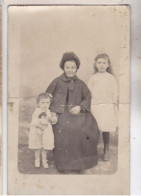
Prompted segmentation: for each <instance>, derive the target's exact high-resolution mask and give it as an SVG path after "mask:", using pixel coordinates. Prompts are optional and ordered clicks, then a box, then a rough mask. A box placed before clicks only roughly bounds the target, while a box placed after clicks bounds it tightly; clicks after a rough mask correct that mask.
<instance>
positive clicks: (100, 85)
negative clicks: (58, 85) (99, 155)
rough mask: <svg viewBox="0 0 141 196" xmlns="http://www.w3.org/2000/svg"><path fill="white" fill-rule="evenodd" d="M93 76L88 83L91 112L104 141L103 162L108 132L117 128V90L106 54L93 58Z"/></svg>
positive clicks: (107, 142)
mask: <svg viewBox="0 0 141 196" xmlns="http://www.w3.org/2000/svg"><path fill="white" fill-rule="evenodd" d="M94 72H95V73H94V75H92V76H91V77H90V79H89V82H88V87H89V89H90V91H91V96H92V99H91V112H92V114H93V116H94V117H95V118H96V121H97V123H98V127H99V130H100V131H102V135H103V141H104V153H103V160H104V161H108V160H109V140H110V132H115V131H116V128H117V98H118V88H117V82H116V79H115V77H114V75H113V73H112V68H111V62H110V59H109V56H108V55H107V54H99V55H97V56H96V58H95V64H94Z"/></svg>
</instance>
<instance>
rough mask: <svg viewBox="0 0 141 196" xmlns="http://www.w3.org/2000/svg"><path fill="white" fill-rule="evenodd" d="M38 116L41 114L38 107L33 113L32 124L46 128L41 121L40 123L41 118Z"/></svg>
mask: <svg viewBox="0 0 141 196" xmlns="http://www.w3.org/2000/svg"><path fill="white" fill-rule="evenodd" d="M38 116H39V111H38V109H36V110H35V111H34V113H33V114H32V121H31V126H35V127H37V128H40V129H42V130H43V129H44V126H42V125H41V124H40V123H39V119H38Z"/></svg>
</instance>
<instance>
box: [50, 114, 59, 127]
mask: <svg viewBox="0 0 141 196" xmlns="http://www.w3.org/2000/svg"><path fill="white" fill-rule="evenodd" d="M57 121H58V115H57V114H56V113H55V112H51V124H53V125H54V124H56V123H57Z"/></svg>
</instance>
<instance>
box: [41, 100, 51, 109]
mask: <svg viewBox="0 0 141 196" xmlns="http://www.w3.org/2000/svg"><path fill="white" fill-rule="evenodd" d="M49 106H50V99H49V98H45V99H40V101H39V107H40V108H41V110H43V111H46V110H47V109H48V108H49Z"/></svg>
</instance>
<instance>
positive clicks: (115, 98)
mask: <svg viewBox="0 0 141 196" xmlns="http://www.w3.org/2000/svg"><path fill="white" fill-rule="evenodd" d="M111 86H112V97H113V103H114V104H117V103H118V86H117V81H116V79H115V78H113V80H112V81H111Z"/></svg>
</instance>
